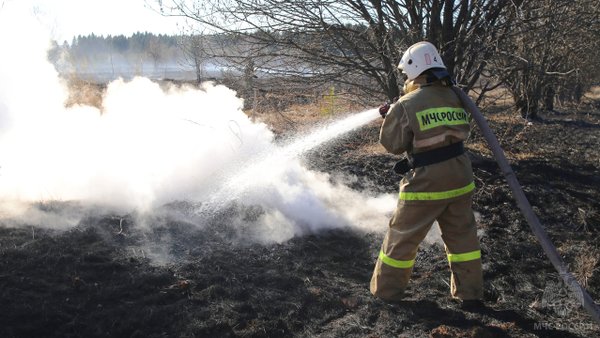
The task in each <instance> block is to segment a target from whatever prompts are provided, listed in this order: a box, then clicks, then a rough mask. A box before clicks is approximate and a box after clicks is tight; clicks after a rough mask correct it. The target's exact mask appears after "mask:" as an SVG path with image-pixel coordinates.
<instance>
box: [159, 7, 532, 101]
mask: <svg viewBox="0 0 600 338" xmlns="http://www.w3.org/2000/svg"><path fill="white" fill-rule="evenodd" d="M520 2H521V1H520V0H461V1H455V0H426V1H394V0H303V1H292V0H287V1H286V0H284V1H282V0H202V1H200V0H170V1H167V0H163V1H159V5H160V6H161V12H162V13H165V14H166V15H177V16H184V17H187V18H189V19H191V20H193V21H195V22H196V23H198V24H199V25H201V26H203V27H205V28H210V29H212V31H213V33H214V34H222V35H223V36H227V37H229V38H232V39H233V40H228V41H229V42H231V41H235V43H225V46H226V48H222V49H220V50H219V51H218V52H217V53H216V54H219V55H215V56H219V57H227V58H229V59H230V60H233V61H232V62H234V63H235V62H237V63H239V64H240V65H241V67H242V68H241V69H243V65H245V64H247V62H246V61H244V60H245V59H246V58H251V59H252V60H253V62H255V65H256V68H257V70H258V71H259V72H264V73H270V74H286V75H287V76H288V77H289V78H295V79H296V80H298V81H303V80H304V81H306V80H308V79H309V80H310V83H311V84H318V83H330V82H338V83H342V84H344V83H346V84H349V85H352V86H355V87H358V88H361V90H363V91H364V92H366V93H369V94H378V93H381V92H382V91H383V92H384V93H385V94H386V95H387V96H388V97H389V98H393V97H395V96H398V95H399V85H400V84H401V82H402V81H401V80H400V79H399V74H398V71H397V69H396V65H397V63H398V61H399V58H400V56H401V54H400V53H401V52H402V51H403V50H404V49H405V48H406V47H408V46H409V45H411V44H413V43H415V42H417V41H420V40H429V41H431V42H433V43H434V44H436V45H437V46H439V47H440V49H441V53H442V55H443V57H444V60H445V62H446V64H447V66H448V68H449V70H450V71H451V72H453V73H454V75H455V76H456V79H457V81H458V82H459V83H460V84H461V85H463V87H465V88H467V89H470V88H472V87H473V86H475V85H476V84H477V81H478V79H479V77H480V75H481V72H482V71H483V69H484V67H485V65H486V62H485V60H486V59H487V58H489V57H490V56H491V55H492V54H493V53H494V51H495V44H496V43H497V41H499V40H501V39H502V38H503V35H502V34H501V32H502V29H506V27H507V26H508V25H507V23H506V21H505V19H504V17H505V16H504V13H505V8H506V7H507V6H508V5H512V4H517V5H519V4H520Z"/></svg>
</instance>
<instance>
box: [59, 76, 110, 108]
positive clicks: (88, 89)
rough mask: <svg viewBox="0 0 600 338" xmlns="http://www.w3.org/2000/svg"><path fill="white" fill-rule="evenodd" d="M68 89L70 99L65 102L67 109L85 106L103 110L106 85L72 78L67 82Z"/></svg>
mask: <svg viewBox="0 0 600 338" xmlns="http://www.w3.org/2000/svg"><path fill="white" fill-rule="evenodd" d="M67 87H68V88H69V97H68V98H67V102H65V106H66V107H71V106H74V105H85V106H92V107H96V108H98V109H102V96H103V94H104V91H105V90H106V85H99V84H96V83H92V82H89V81H85V80H81V79H78V78H71V79H68V80H67Z"/></svg>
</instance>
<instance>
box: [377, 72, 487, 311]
mask: <svg viewBox="0 0 600 338" xmlns="http://www.w3.org/2000/svg"><path fill="white" fill-rule="evenodd" d="M413 82H414V83H413V84H412V85H413V86H414V90H413V91H411V92H410V93H408V94H406V95H404V96H403V97H402V98H400V100H399V101H398V102H397V103H396V104H394V105H392V106H391V107H390V111H389V113H388V114H387V116H386V117H385V120H384V122H383V125H382V127H381V132H380V142H381V144H382V145H383V146H384V147H385V149H387V150H388V151H389V152H391V153H393V154H402V153H404V152H405V151H406V152H408V153H409V154H417V153H420V152H424V151H428V150H432V149H436V148H440V147H443V146H447V145H449V144H451V143H456V142H461V141H463V140H465V139H466V138H467V137H468V135H469V116H468V114H467V113H466V112H465V110H464V109H463V106H462V104H461V102H460V99H459V98H458V97H457V96H456V94H454V92H453V91H452V90H451V89H450V88H449V87H448V86H445V85H444V84H443V83H442V82H440V81H436V82H433V83H430V84H427V83H426V81H425V77H424V76H419V77H417V78H416V79H414V80H413ZM474 189H475V185H474V183H473V172H472V168H471V162H470V160H469V158H468V157H467V155H466V154H462V155H460V156H457V157H454V158H451V159H449V160H446V161H443V162H439V163H434V164H431V165H427V166H424V167H419V168H416V169H413V170H411V171H409V172H408V173H407V174H406V175H405V176H404V178H403V179H402V181H401V182H400V194H399V200H398V205H397V208H396V211H395V213H394V215H393V216H392V218H391V220H390V223H389V229H388V231H387V233H386V235H385V239H384V241H383V245H382V247H381V251H380V253H379V257H378V259H377V263H376V265H375V271H374V272H373V277H372V279H371V285H370V289H371V293H373V295H375V296H377V297H380V298H382V299H386V300H391V301H397V300H400V299H401V298H402V297H403V294H404V290H405V289H406V286H407V284H408V281H409V279H410V275H411V273H412V269H413V266H414V264H415V257H416V254H417V248H418V246H419V244H420V243H421V241H423V239H424V238H425V236H426V234H427V232H428V231H429V229H430V228H431V226H432V224H433V222H434V221H435V220H437V221H438V223H439V226H440V230H441V233H442V239H443V240H444V243H445V245H446V253H447V257H448V261H449V264H450V270H451V279H450V281H451V285H450V289H451V290H450V291H451V294H452V296H453V297H455V298H460V299H463V300H467V299H482V298H483V277H482V268H481V252H480V248H479V240H478V238H477V228H476V224H475V218H474V216H473V211H472V209H471V197H472V192H473V190H474Z"/></svg>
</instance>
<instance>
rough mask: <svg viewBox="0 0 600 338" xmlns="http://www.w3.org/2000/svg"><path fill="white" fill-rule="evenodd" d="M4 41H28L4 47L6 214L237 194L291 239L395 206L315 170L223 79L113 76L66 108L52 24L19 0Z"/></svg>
mask: <svg viewBox="0 0 600 338" xmlns="http://www.w3.org/2000/svg"><path fill="white" fill-rule="evenodd" d="M13 32H19V34H13ZM0 45H2V46H19V48H6V49H4V51H3V52H2V53H0V203H1V204H0V205H2V206H1V207H0V217H1V218H4V219H9V218H10V219H12V220H15V219H24V218H28V221H29V222H35V224H36V225H39V226H52V225H51V224H59V223H60V220H62V221H63V222H65V223H64V224H68V225H72V224H76V222H77V220H76V219H77V217H74V216H73V215H72V214H71V215H69V217H62V218H60V220H59V219H56V217H58V216H61V215H58V216H57V214H56V213H55V212H54V213H53V212H52V210H49V211H48V210H46V211H39V210H38V211H35V212H33V211H32V209H31V207H28V206H30V205H31V204H32V203H34V204H35V203H37V204H39V203H45V202H47V201H75V202H76V203H78V204H82V205H90V206H91V205H94V206H102V207H103V208H108V210H114V212H127V211H128V210H136V211H137V212H139V213H151V212H152V211H153V210H154V209H156V208H158V207H159V206H162V205H164V204H166V203H170V202H173V201H193V202H194V203H195V204H194V205H199V206H201V207H199V210H198V211H197V213H196V215H203V212H204V213H206V212H211V211H213V210H216V209H218V208H221V207H225V206H226V205H228V204H231V203H236V204H238V205H239V204H241V205H248V206H253V205H256V206H259V207H260V209H261V210H262V212H261V213H260V215H259V217H258V219H257V220H256V221H255V222H253V225H254V229H253V230H252V231H251V234H252V236H253V237H254V239H255V240H257V241H259V242H283V241H285V240H288V239H289V238H291V237H293V236H296V235H302V234H304V233H307V232H313V231H317V230H319V229H323V228H333V227H344V226H350V227H354V228H358V229H362V230H374V229H376V230H381V229H384V228H385V226H386V225H387V222H388V217H389V215H390V214H391V212H392V211H393V209H394V207H395V196H393V195H383V196H369V195H366V194H364V193H360V192H357V191H354V190H352V189H350V188H348V187H347V186H345V185H344V184H342V183H335V180H332V179H331V177H330V176H329V175H327V174H324V173H318V172H314V171H310V170H308V169H306V168H305V167H304V166H303V165H302V163H301V161H300V160H299V159H298V158H297V157H295V156H293V154H291V155H290V151H289V150H290V149H289V148H288V149H287V151H286V148H285V146H280V145H277V144H275V143H274V142H273V134H272V133H271V131H270V130H269V129H268V127H267V126H266V125H264V124H261V123H254V122H252V121H251V120H250V119H249V118H248V117H247V116H246V115H245V114H244V112H243V111H242V104H243V101H242V100H241V99H240V98H238V97H236V93H235V92H234V91H232V90H230V89H228V88H226V87H224V86H220V85H213V84H211V83H205V84H203V85H202V87H201V88H199V89H198V88H192V87H185V86H184V87H176V86H170V87H168V88H166V89H165V88H161V87H160V86H159V85H158V84H157V83H154V82H152V81H150V80H148V79H146V78H141V77H138V78H134V79H133V80H131V81H128V82H126V81H123V80H116V81H113V82H111V83H109V84H108V86H107V89H106V92H105V95H104V97H103V102H102V109H101V110H99V109H97V108H95V107H90V106H74V107H70V108H65V106H64V102H65V100H66V98H67V96H68V90H67V87H66V85H65V83H64V82H63V80H61V78H60V77H59V76H58V74H57V72H56V70H55V69H54V67H53V66H52V65H51V64H50V63H49V62H48V61H47V58H46V53H47V48H48V46H49V34H48V33H46V32H45V31H44V30H43V29H42V28H41V27H40V26H39V25H38V24H37V22H36V20H35V18H34V17H32V16H31V15H30V14H29V13H28V12H27V11H26V10H25V11H24V10H23V8H18V6H17V4H15V3H12V2H9V3H7V6H5V7H4V8H3V9H2V10H1V11H0ZM372 115H374V116H376V113H375V112H373V114H372ZM370 116H371V115H370V114H364V117H362V118H363V119H364V120H365V121H368V120H369V119H372V117H370ZM354 123H356V124H357V125H358V124H360V123H363V122H362V121H356V122H354ZM331 132H334V131H331ZM296 150H297V149H295V148H294V151H296ZM274 154H275V155H274ZM75 209H77V208H75ZM62 216H65V215H62ZM240 222H241V220H240Z"/></svg>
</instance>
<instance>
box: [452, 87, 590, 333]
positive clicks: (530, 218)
mask: <svg viewBox="0 0 600 338" xmlns="http://www.w3.org/2000/svg"><path fill="white" fill-rule="evenodd" d="M452 90H453V91H454V92H455V93H456V94H457V95H458V97H459V98H460V100H461V101H462V103H463V105H464V106H465V108H466V109H467V110H468V111H469V112H470V113H471V116H472V117H473V119H474V120H475V122H476V123H477V125H478V126H479V129H480V130H481V133H482V134H483V137H484V138H485V140H486V141H487V143H488V146H489V147H490V149H491V150H492V153H493V154H494V157H495V159H496V162H497V163H498V166H499V167H500V170H502V173H503V174H504V177H505V178H506V180H507V182H508V185H509V187H510V189H511V190H512V193H513V196H514V198H515V200H516V201H517V205H518V206H519V209H521V213H522V214H523V216H525V219H526V220H527V223H529V227H530V228H531V231H532V232H533V233H534V235H535V236H536V237H537V239H538V242H539V243H540V245H541V246H542V249H543V250H544V252H545V253H546V256H547V257H548V259H550V262H551V263H552V265H553V266H554V268H555V269H556V271H558V273H559V275H560V276H561V278H562V279H563V281H564V283H565V285H567V286H568V287H569V288H570V289H571V291H572V293H573V294H574V295H576V296H577V298H578V299H577V301H580V302H581V305H582V306H583V307H584V308H585V309H586V310H587V312H588V313H589V314H590V315H591V316H592V318H593V319H594V321H596V323H598V324H600V309H599V308H598V306H597V305H596V303H595V302H594V300H593V299H592V297H591V296H590V295H589V294H588V292H587V291H586V290H585V288H583V287H582V286H581V285H580V284H579V283H578V282H577V280H576V279H575V277H574V276H573V275H572V274H571V273H570V272H569V270H568V269H567V266H566V264H565V262H564V261H563V259H562V258H561V257H560V255H559V254H558V252H557V251H556V247H555V246H554V244H552V241H551V240H550V237H549V236H548V233H547V232H546V230H545V229H544V227H543V226H542V224H541V223H540V220H539V219H538V217H537V215H536V214H535V213H534V211H533V209H532V208H531V204H529V201H528V200H527V197H526V196H525V193H524V192H523V189H522V188H521V185H520V184H519V181H518V180H517V177H516V176H515V173H514V172H513V170H512V168H511V166H510V164H509V163H508V160H507V159H506V156H505V155H504V151H503V150H502V148H501V147H500V143H499V142H498V139H497V138H496V135H494V132H492V130H491V129H490V126H489V125H488V123H487V121H486V119H485V118H484V117H483V115H482V114H481V112H480V111H479V109H478V108H477V106H476V105H475V103H474V102H473V101H472V100H471V98H470V97H469V96H467V94H466V93H465V92H464V91H462V89H460V88H458V87H452Z"/></svg>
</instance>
